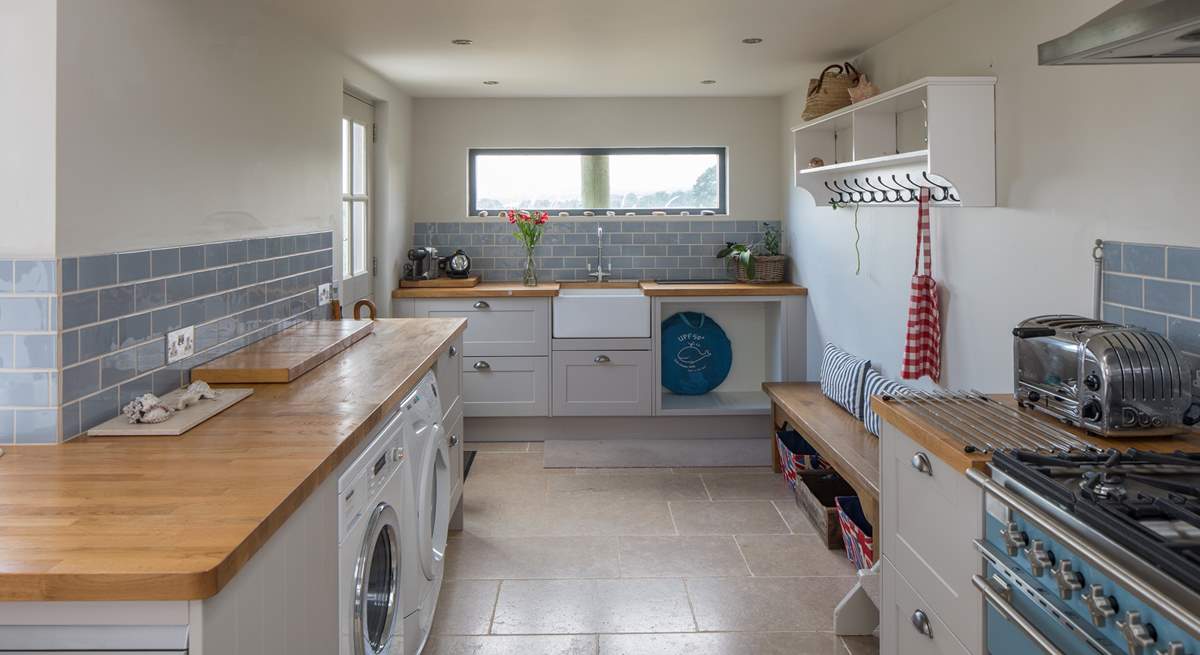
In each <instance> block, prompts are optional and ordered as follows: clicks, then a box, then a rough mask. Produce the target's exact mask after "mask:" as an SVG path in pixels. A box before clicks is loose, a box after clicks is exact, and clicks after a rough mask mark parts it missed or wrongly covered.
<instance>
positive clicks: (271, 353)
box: [192, 320, 375, 384]
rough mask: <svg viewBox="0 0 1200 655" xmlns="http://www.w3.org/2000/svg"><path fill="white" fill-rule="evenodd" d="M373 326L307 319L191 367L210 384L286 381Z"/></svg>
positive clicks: (354, 322) (353, 322)
mask: <svg viewBox="0 0 1200 655" xmlns="http://www.w3.org/2000/svg"><path fill="white" fill-rule="evenodd" d="M374 329H375V324H374V323H372V322H371V321H365V320H364V321H308V322H305V323H301V324H299V325H296V326H293V327H290V328H288V329H286V330H284V331H283V332H280V333H279V334H276V335H273V336H270V337H267V338H266V339H263V340H262V341H258V342H256V343H252V344H250V345H249V346H246V347H245V348H242V349H241V350H238V351H237V352H233V353H230V354H228V355H225V356H224V357H220V358H218V359H214V360H213V361H211V362H209V363H207V364H205V365H203V366H200V367H198V368H194V369H192V379H193V380H204V381H205V382H208V383H209V384H262V383H272V382H275V383H288V382H291V381H292V380H295V379H296V378H298V377H300V376H301V375H304V374H305V373H307V372H309V371H311V370H313V369H314V368H316V367H317V366H318V365H320V364H321V363H322V362H324V361H326V360H328V359H329V358H330V357H333V356H334V355H336V354H338V353H340V352H342V351H343V350H345V349H347V348H349V347H350V346H352V345H353V344H354V343H356V342H357V341H359V340H360V339H362V338H363V337H366V336H367V335H368V334H370V333H371V331H372V330H374Z"/></svg>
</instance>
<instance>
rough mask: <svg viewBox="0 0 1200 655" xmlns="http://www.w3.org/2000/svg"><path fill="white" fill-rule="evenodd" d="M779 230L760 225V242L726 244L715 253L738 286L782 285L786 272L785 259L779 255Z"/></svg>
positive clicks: (785, 256)
mask: <svg viewBox="0 0 1200 655" xmlns="http://www.w3.org/2000/svg"><path fill="white" fill-rule="evenodd" d="M780 241H781V235H780V231H779V228H778V227H776V226H775V225H773V224H771V223H763V236H762V240H761V241H759V242H758V243H755V244H752V245H746V244H744V243H735V242H732V241H730V242H726V243H725V247H724V248H722V249H721V250H720V251H719V252H717V259H724V260H725V262H726V264H727V265H728V266H729V267H730V268H731V269H732V270H733V273H734V276H735V277H736V278H737V281H738V282H782V281H783V276H784V274H785V273H786V272H787V259H788V258H787V255H781V254H779V250H780V245H781V244H780Z"/></svg>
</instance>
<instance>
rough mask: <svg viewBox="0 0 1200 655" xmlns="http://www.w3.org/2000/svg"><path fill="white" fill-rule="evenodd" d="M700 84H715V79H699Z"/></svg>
mask: <svg viewBox="0 0 1200 655" xmlns="http://www.w3.org/2000/svg"><path fill="white" fill-rule="evenodd" d="M700 83H701V84H716V83H717V81H716V80H700Z"/></svg>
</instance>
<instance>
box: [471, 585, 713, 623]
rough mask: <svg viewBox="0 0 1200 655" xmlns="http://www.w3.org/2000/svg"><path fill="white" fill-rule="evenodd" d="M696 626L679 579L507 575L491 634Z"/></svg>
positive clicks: (501, 586)
mask: <svg viewBox="0 0 1200 655" xmlns="http://www.w3.org/2000/svg"><path fill="white" fill-rule="evenodd" d="M695 629H696V623H695V622H694V621H693V620H692V612H691V609H690V608H689V606H688V598H687V591H686V589H685V588H684V583H683V581H682V580H679V579H653V580H651V579H641V580H505V581H504V582H502V583H501V585H500V597H499V601H498V602H497V605H496V614H495V619H494V620H493V622H492V633H493V634H590V633H599V632H604V633H627V632H689V631H694V630H695Z"/></svg>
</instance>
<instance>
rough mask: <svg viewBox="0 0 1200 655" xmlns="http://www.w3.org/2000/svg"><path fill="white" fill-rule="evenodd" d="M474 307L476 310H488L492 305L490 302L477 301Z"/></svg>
mask: <svg viewBox="0 0 1200 655" xmlns="http://www.w3.org/2000/svg"><path fill="white" fill-rule="evenodd" d="M472 306H473V307H474V308H475V309H487V308H489V307H491V305H489V304H488V301H486V300H476V301H475V304H474V305H472Z"/></svg>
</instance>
